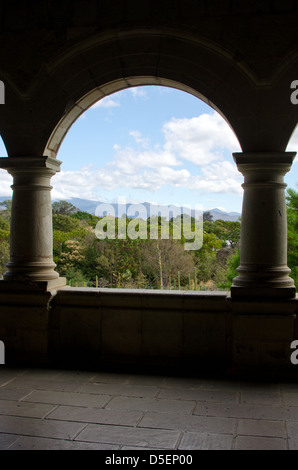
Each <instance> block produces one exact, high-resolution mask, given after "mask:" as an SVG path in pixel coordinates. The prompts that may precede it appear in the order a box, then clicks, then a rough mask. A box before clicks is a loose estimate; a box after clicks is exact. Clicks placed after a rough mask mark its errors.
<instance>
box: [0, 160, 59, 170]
mask: <svg viewBox="0 0 298 470" xmlns="http://www.w3.org/2000/svg"><path fill="white" fill-rule="evenodd" d="M61 163H62V162H61V161H60V160H56V158H52V157H47V156H42V157H32V156H23V157H2V158H0V168H2V169H3V170H7V171H8V172H9V173H12V174H13V173H15V172H17V171H18V170H21V171H22V172H24V171H25V172H30V171H36V170H39V169H40V170H42V169H47V170H49V171H50V172H51V173H52V174H55V173H57V172H59V171H60V166H61Z"/></svg>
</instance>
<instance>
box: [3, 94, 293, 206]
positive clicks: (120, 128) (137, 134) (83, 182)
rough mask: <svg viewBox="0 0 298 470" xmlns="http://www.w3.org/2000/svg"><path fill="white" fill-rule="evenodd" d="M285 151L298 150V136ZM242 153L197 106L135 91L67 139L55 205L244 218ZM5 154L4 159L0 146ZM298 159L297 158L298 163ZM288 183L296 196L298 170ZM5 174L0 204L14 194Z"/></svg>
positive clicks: (95, 113) (189, 99) (219, 122)
mask: <svg viewBox="0 0 298 470" xmlns="http://www.w3.org/2000/svg"><path fill="white" fill-rule="evenodd" d="M287 150H298V129H297V131H296V132H295V133H294V134H293V136H292V139H291V141H290V143H289V146H288V149H287ZM239 151H241V149H240V146H239V143H238V141H237V139H236V138H235V136H234V134H233V132H232V131H231V129H230V128H229V126H228V125H227V123H226V122H225V121H224V120H223V118H221V117H220V116H219V115H218V113H216V112H215V111H214V110H213V109H212V108H210V107H209V106H207V105H206V104H205V103H203V102H202V101H201V100H199V99H198V98H196V97H194V96H192V95H190V94H188V93H185V92H182V91H180V90H175V89H173V88H167V87H157V86H150V87H149V86H146V87H138V88H130V89H127V90H123V91H121V92H118V93H115V94H113V95H110V96H108V97H106V98H104V99H102V100H101V101H99V102H98V103H96V104H95V105H94V106H92V107H91V108H90V109H89V110H88V111H87V112H85V113H84V114H83V115H82V116H81V117H80V118H79V119H78V120H77V121H76V122H75V123H74V124H73V126H72V128H71V129H70V131H69V132H68V134H67V136H66V137H65V139H64V141H63V143H62V145H61V148H60V150H59V152H58V155H57V158H58V159H59V160H61V161H62V162H63V164H62V167H61V172H60V173H59V174H57V175H56V176H55V177H53V178H52V185H53V191H52V198H53V199H68V198H71V197H80V198H83V199H93V200H99V201H103V202H133V203H141V202H144V201H146V202H150V203H157V204H166V205H170V204H179V205H187V206H191V207H192V208H195V206H199V207H200V208H201V209H204V210H208V209H212V208H215V207H218V208H221V209H222V210H225V211H228V212H231V211H236V212H241V206H242V188H241V183H242V182H243V177H242V175H241V174H240V173H239V172H238V171H237V169H236V166H235V164H234V161H233V158H232V152H239ZM0 154H1V155H2V156H6V155H7V154H6V150H5V147H4V145H3V143H2V141H1V140H0ZM297 159H298V157H297ZM297 159H296V162H295V163H294V164H293V168H292V171H291V172H290V173H289V174H288V175H286V177H285V181H286V183H287V184H288V186H289V187H293V188H297V186H296V185H297V184H298V164H297ZM11 182H12V181H11V177H10V176H9V175H8V174H7V173H6V172H5V171H3V170H1V171H0V196H7V195H10V194H11V190H10V189H9V186H10V184H11Z"/></svg>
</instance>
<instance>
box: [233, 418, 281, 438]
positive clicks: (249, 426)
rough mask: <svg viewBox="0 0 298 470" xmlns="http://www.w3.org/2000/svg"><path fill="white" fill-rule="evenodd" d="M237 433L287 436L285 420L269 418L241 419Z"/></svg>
mask: <svg viewBox="0 0 298 470" xmlns="http://www.w3.org/2000/svg"><path fill="white" fill-rule="evenodd" d="M237 434H238V435H246V436H263V437H283V438H286V437H287V431H286V425H285V422H284V421H271V420H268V419H267V420H260V419H239V420H238V426H237Z"/></svg>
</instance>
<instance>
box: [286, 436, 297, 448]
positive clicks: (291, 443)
mask: <svg viewBox="0 0 298 470" xmlns="http://www.w3.org/2000/svg"><path fill="white" fill-rule="evenodd" d="M288 445H289V449H290V450H298V437H297V439H294V438H292V437H290V438H289V439H288Z"/></svg>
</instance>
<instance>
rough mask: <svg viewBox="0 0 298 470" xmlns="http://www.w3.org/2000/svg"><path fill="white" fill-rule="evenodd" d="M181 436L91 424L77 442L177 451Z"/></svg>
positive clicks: (172, 433) (77, 438) (168, 432)
mask: <svg viewBox="0 0 298 470" xmlns="http://www.w3.org/2000/svg"><path fill="white" fill-rule="evenodd" d="M180 434H181V433H180V431H171V430H160V429H140V428H130V427H127V426H101V425H96V424H90V425H88V426H87V427H86V428H85V429H84V430H83V431H82V432H80V433H79V434H78V436H77V437H76V441H84V442H99V443H102V444H117V445H121V446H125V445H134V446H141V447H145V448H146V447H153V448H162V449H175V447H176V445H177V444H178V442H179V438H180Z"/></svg>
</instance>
